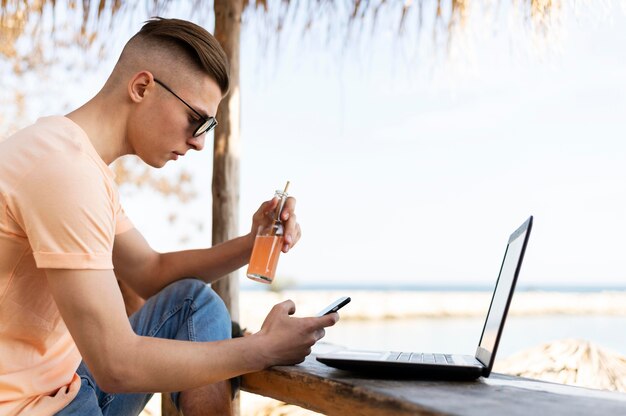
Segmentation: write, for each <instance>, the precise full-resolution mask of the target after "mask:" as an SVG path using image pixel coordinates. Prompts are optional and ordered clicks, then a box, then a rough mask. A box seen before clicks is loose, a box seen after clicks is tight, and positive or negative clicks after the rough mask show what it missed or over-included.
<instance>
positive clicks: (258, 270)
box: [246, 235, 283, 283]
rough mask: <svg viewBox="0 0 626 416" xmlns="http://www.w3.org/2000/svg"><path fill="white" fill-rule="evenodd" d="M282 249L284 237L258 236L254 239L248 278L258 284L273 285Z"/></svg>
mask: <svg viewBox="0 0 626 416" xmlns="http://www.w3.org/2000/svg"><path fill="white" fill-rule="evenodd" d="M282 247H283V236H282V235H257V236H256V238H255V239H254V247H253V248H252V256H250V264H249V265H248V272H247V273H246V274H247V276H248V277H249V278H250V279H252V280H256V281H257V282H261V283H272V281H273V280H274V275H275V274H276V266H277V265H278V255H279V254H280V250H281V248H282Z"/></svg>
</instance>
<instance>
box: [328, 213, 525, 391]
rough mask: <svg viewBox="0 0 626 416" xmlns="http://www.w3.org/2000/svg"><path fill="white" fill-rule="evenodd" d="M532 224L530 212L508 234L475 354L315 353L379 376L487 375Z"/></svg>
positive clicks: (345, 367) (463, 377) (337, 365)
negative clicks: (522, 221)
mask: <svg viewBox="0 0 626 416" xmlns="http://www.w3.org/2000/svg"><path fill="white" fill-rule="evenodd" d="M532 224H533V217H532V216H531V217H530V218H528V219H527V220H526V222H524V224H522V225H521V226H520V227H519V228H518V229H517V230H515V232H514V233H513V234H511V237H510V238H509V242H508V244H507V246H506V251H505V252H504V259H503V260H502V266H501V267H500V274H499V276H498V280H497V282H496V287H495V289H494V291H493V297H492V298H491V305H490V306H489V312H488V313H487V319H486V320H485V325H484V327H483V332H482V335H481V337H480V341H479V343H478V348H477V349H476V354H475V355H474V356H471V355H456V354H431V353H420V352H394V351H358V350H340V351H335V352H332V353H329V354H322V355H318V356H317V360H318V361H320V362H322V363H324V364H326V365H329V366H331V367H335V368H340V369H343V370H350V371H359V372H362V373H366V374H369V375H379V376H394V377H395V376H403V377H406V376H409V377H417V378H426V379H443V380H472V379H476V378H478V377H480V376H484V377H488V376H489V374H490V373H491V369H492V367H493V363H494V361H495V358H496V351H497V350H498V343H499V341H500V335H501V334H502V329H503V328H504V321H505V319H506V315H507V312H508V310H509V305H510V304H511V298H512V297H513V291H514V290H515V283H516V282H517V276H518V275H519V272H520V268H521V266H522V260H523V258H524V252H525V251H526V244H527V243H528V237H529V236H530V230H531V228H532Z"/></svg>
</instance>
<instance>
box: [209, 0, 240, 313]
mask: <svg viewBox="0 0 626 416" xmlns="http://www.w3.org/2000/svg"><path fill="white" fill-rule="evenodd" d="M214 9H215V37H216V38H217V40H218V41H219V42H220V44H221V45H222V48H224V51H225V52H226V56H227V57H228V61H229V63H230V92H229V93H228V95H227V96H226V97H224V99H223V100H222V103H221V104H220V107H219V111H218V112H217V120H218V122H219V124H218V126H217V127H216V129H215V141H214V145H213V186H212V190H213V244H214V245H215V244H218V243H221V242H223V241H226V240H229V239H231V238H234V237H236V236H237V234H238V233H239V227H238V221H237V217H238V215H239V138H240V121H239V120H240V110H241V100H240V93H239V49H240V44H239V42H240V41H239V39H240V34H241V13H242V11H243V0H215V3H214ZM212 286H213V289H214V290H215V291H216V292H217V293H218V294H219V295H220V296H221V297H222V299H223V300H224V302H225V303H226V307H227V308H228V310H229V311H230V315H231V318H232V319H233V320H234V321H238V320H239V280H238V274H237V273H230V274H229V275H227V276H225V277H223V278H222V279H220V280H219V281H218V282H216V283H214V284H213V285H212Z"/></svg>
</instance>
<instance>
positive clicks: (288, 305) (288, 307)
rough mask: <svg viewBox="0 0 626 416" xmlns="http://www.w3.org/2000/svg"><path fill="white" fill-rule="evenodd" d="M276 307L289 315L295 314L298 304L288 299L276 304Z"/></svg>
mask: <svg viewBox="0 0 626 416" xmlns="http://www.w3.org/2000/svg"><path fill="white" fill-rule="evenodd" d="M274 307H275V308H276V307H278V308H280V309H281V310H282V311H283V312H286V313H287V314H288V315H293V314H294V313H296V304H295V303H294V301H292V300H291V299H287V300H286V301H284V302H281V303H279V304H277V305H276V306H274Z"/></svg>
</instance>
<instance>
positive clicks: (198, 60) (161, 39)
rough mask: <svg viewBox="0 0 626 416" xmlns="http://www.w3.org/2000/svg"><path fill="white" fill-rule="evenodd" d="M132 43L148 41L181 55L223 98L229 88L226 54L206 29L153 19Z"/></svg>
mask: <svg viewBox="0 0 626 416" xmlns="http://www.w3.org/2000/svg"><path fill="white" fill-rule="evenodd" d="M134 41H139V42H142V43H143V42H147V43H151V44H156V45H158V46H161V47H164V49H172V48H175V49H176V50H177V51H179V52H182V53H183V54H184V55H185V57H186V58H187V59H188V60H189V62H190V63H191V64H192V65H193V66H194V67H195V69H197V70H199V71H201V72H204V73H206V74H207V75H209V76H210V77H211V78H212V79H213V80H215V82H217V85H218V86H219V88H220V90H221V92H222V95H223V96H224V95H226V94H227V93H228V90H229V88H230V77H229V73H230V67H229V65H228V58H227V57H226V53H225V52H224V50H223V49H222V47H221V46H220V44H219V42H218V41H217V39H215V37H214V36H213V35H211V34H210V33H209V32H208V31H207V30H206V29H204V28H202V27H200V26H198V25H196V24H195V23H191V22H188V21H186V20H180V19H164V18H162V17H153V18H151V19H150V20H148V21H146V23H145V24H144V25H143V27H142V28H141V30H140V31H139V32H137V34H136V35H135V36H133V37H132V38H131V39H130V40H129V41H128V44H130V43H133V42H134Z"/></svg>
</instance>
